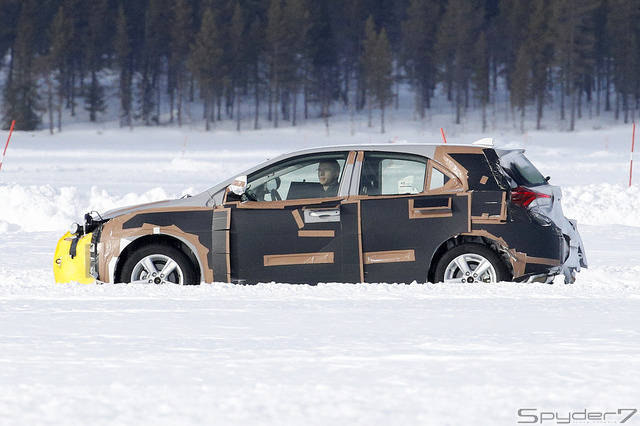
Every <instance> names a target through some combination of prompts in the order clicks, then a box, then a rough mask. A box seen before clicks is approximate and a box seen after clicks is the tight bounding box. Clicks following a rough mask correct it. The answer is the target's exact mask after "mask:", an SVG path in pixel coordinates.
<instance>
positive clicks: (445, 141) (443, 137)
mask: <svg viewBox="0 0 640 426" xmlns="http://www.w3.org/2000/svg"><path fill="white" fill-rule="evenodd" d="M440 133H441V134H442V140H444V143H447V137H446V136H445V135H444V130H443V129H442V127H440Z"/></svg>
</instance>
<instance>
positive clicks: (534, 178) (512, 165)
mask: <svg viewBox="0 0 640 426" xmlns="http://www.w3.org/2000/svg"><path fill="white" fill-rule="evenodd" d="M500 165H501V166H502V168H503V169H504V170H505V171H506V172H507V174H508V175H509V176H510V177H511V179H513V180H514V182H515V183H516V184H517V185H523V186H536V185H544V184H545V183H547V180H546V179H545V178H544V176H542V173H540V172H539V171H538V169H536V166H534V165H533V164H532V163H531V161H529V159H528V158H527V157H525V156H524V154H523V153H522V152H521V151H513V152H509V153H508V154H505V155H503V156H502V157H500Z"/></svg>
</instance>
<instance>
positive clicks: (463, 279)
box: [435, 244, 511, 283]
mask: <svg viewBox="0 0 640 426" xmlns="http://www.w3.org/2000/svg"><path fill="white" fill-rule="evenodd" d="M510 279H511V274H510V273H509V270H508V269H507V266H506V265H505V263H504V261H503V260H502V259H501V258H500V256H499V255H498V254H497V253H496V252H495V251H493V250H491V249H490V248H489V247H487V246H483V245H480V244H462V245H459V246H456V247H454V248H452V249H451V250H449V251H448V252H446V253H445V254H444V256H442V258H441V259H440V261H439V262H438V266H437V267H436V273H435V281H436V282H445V283H475V282H483V283H495V282H499V281H509V280H510Z"/></svg>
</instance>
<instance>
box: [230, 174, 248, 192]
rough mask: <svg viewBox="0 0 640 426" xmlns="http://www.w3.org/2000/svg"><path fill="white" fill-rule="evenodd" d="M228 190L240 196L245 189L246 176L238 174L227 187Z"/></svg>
mask: <svg viewBox="0 0 640 426" xmlns="http://www.w3.org/2000/svg"><path fill="white" fill-rule="evenodd" d="M227 191H228V192H232V193H234V194H236V195H239V196H242V195H244V193H245V192H246V191H247V177H246V176H238V177H237V178H235V179H234V180H233V182H231V185H229V186H228V187H227Z"/></svg>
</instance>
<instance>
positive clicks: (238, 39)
mask: <svg viewBox="0 0 640 426" xmlns="http://www.w3.org/2000/svg"><path fill="white" fill-rule="evenodd" d="M244 32H245V24H244V17H243V13H242V7H241V6H240V3H239V2H238V3H236V6H235V9H234V11H233V18H232V20H231V28H230V31H229V44H230V46H231V60H230V62H231V63H230V65H229V68H230V70H231V72H230V78H231V87H232V90H233V99H234V103H235V108H234V110H235V111H234V112H235V114H236V130H238V131H240V122H241V111H240V106H241V105H242V102H241V100H242V96H241V93H242V90H241V88H242V86H244V85H245V84H246V79H247V76H246V74H247V65H248V61H247V57H246V49H245V44H244Z"/></svg>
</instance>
